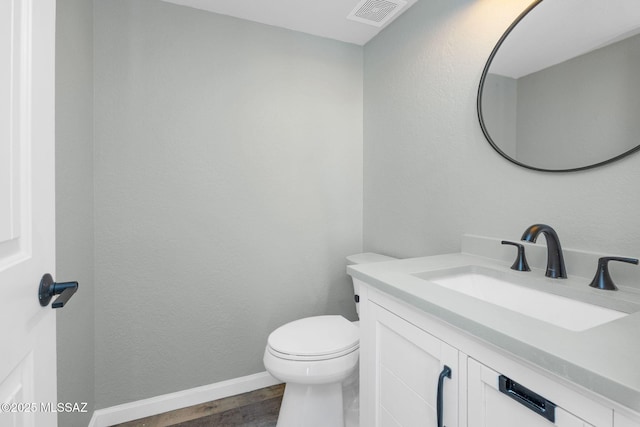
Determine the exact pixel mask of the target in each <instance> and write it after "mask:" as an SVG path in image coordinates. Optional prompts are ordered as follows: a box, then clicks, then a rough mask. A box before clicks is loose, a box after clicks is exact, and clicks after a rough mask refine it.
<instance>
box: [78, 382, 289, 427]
mask: <svg viewBox="0 0 640 427" xmlns="http://www.w3.org/2000/svg"><path fill="white" fill-rule="evenodd" d="M281 382H282V381H278V380H277V379H275V378H273V377H272V376H271V375H270V374H269V373H268V372H260V373H258V374H253V375H248V376H246V377H240V378H234V379H231V380H227V381H222V382H219V383H215V384H209V385H205V386H201V387H196V388H191V389H189V390H183V391H178V392H175V393H169V394H163V395H161V396H156V397H151V398H149V399H143V400H138V401H136V402H130V403H124V404H122V405H117V406H112V407H110V408H104V409H98V410H97V411H95V412H94V413H93V416H92V417H91V421H90V422H89V427H108V426H112V425H114V424H119V423H124V422H127V421H133V420H137V419H139V418H144V417H150V416H152V415H157V414H161V413H163V412H168V411H174V410H176V409H180V408H186V407H188V406H193V405H199V404H200V403H205V402H210V401H212V400H216V399H222V398H225V397H229V396H235V395H236V394H241V393H247V392H249V391H253V390H258V389H260V388H264V387H269V386H272V385H276V384H280V383H281Z"/></svg>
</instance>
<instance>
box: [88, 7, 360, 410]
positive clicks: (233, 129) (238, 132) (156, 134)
mask: <svg viewBox="0 0 640 427" xmlns="http://www.w3.org/2000/svg"><path fill="white" fill-rule="evenodd" d="M94 35H95V45H94V48H95V58H96V59H95V251H96V265H95V270H96V276H95V277H96V311H95V334H96V337H95V339H96V367H95V369H96V406H97V407H98V408H102V407H107V406H111V405H115V404H120V403H123V402H129V401H134V400H138V399H142V398H147V397H151V396H155V395H159V394H164V393H168V392H173V391H177V390H182V389H188V388H191V387H195V386H199V385H203V384H210V383H215V382H218V381H222V380H226V379H230V378H235V377H240V376H243V375H248V374H253V373H257V372H261V371H264V366H263V364H262V355H263V351H264V346H265V343H266V338H267V335H268V334H269V333H270V332H271V331H272V330H273V329H275V328H276V327H278V326H280V325H281V324H283V323H285V322H288V321H291V320H294V319H296V318H300V317H303V316H310V315H317V314H324V313H335V314H344V315H346V316H349V317H350V318H353V317H354V316H355V312H354V309H353V307H352V303H351V302H352V297H351V292H352V291H351V288H350V281H349V280H348V278H347V276H346V274H345V259H344V258H345V256H346V255H348V254H351V253H354V252H359V251H361V249H362V138H363V137H362V106H363V95H362V81H363V80H362V79H363V77H362V48H360V47H357V46H354V45H348V44H344V43H338V42H334V41H330V40H326V39H320V38H317V37H311V36H306V35H303V34H300V33H295V32H292V31H287V30H282V29H277V28H274V27H270V26H265V25H260V24H255V23H250V22H247V21H240V20H237V19H234V18H230V17H225V16H221V15H214V14H210V13H205V12H202V11H197V10H195V9H189V8H184V7H180V6H176V5H172V4H167V3H163V2H160V1H157V0H136V1H131V0H112V1H98V2H96V3H95V34H94Z"/></svg>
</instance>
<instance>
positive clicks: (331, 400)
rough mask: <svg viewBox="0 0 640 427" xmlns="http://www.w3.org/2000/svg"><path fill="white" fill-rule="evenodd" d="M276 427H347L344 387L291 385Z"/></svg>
mask: <svg viewBox="0 0 640 427" xmlns="http://www.w3.org/2000/svg"><path fill="white" fill-rule="evenodd" d="M276 427H344V412H343V409H342V384H341V383H339V382H337V383H330V384H315V385H308V384H295V383H287V384H286V386H285V389H284V396H283V397H282V405H281V406H280V415H279V416H278V424H277V425H276Z"/></svg>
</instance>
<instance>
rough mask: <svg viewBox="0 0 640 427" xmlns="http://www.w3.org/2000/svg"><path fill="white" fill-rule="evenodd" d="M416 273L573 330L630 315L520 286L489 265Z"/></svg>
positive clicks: (467, 293) (456, 289)
mask: <svg viewBox="0 0 640 427" xmlns="http://www.w3.org/2000/svg"><path fill="white" fill-rule="evenodd" d="M414 275H415V276H417V277H419V278H421V279H425V280H428V281H429V282H432V283H435V284H436V285H438V286H442V287H445V288H447V289H451V290H453V291H456V292H460V293H461V294H465V295H468V296H470V297H473V298H477V299H479V300H482V301H485V302H488V303H491V304H495V305H498V306H500V307H504V308H506V309H509V310H512V311H516V312H518V313H521V314H524V315H525V316H529V317H532V318H534V319H538V320H542V321H544V322H547V323H550V324H553V325H556V326H559V327H562V328H565V329H568V330H571V331H584V330H587V329H590V328H593V327H594V326H598V325H602V324H604V323H607V322H610V321H612V320H615V319H619V318H621V317H624V316H626V315H627V313H624V312H620V311H616V310H611V309H608V308H604V307H600V306H597V305H593V304H588V303H585V302H582V301H577V300H573V299H570V298H566V297H563V296H559V295H554V294H550V293H547V292H544V291H537V290H534V289H530V288H528V287H525V286H520V285H518V284H516V283H514V281H513V280H512V279H511V277H510V275H507V274H504V273H502V272H500V271H497V270H491V269H488V268H482V267H477V266H467V267H460V268H453V269H449V270H440V271H431V272H424V273H417V274H414ZM510 279H511V280H510ZM585 286H586V284H585Z"/></svg>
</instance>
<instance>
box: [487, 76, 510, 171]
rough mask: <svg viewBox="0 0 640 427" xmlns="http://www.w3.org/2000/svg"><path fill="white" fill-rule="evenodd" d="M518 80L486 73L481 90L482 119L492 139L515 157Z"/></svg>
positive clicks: (507, 153) (505, 151)
mask: <svg viewBox="0 0 640 427" xmlns="http://www.w3.org/2000/svg"><path fill="white" fill-rule="evenodd" d="M517 111H518V81H517V80H516V79H512V78H511V77H504V76H499V75H497V74H487V76H486V77H485V80H484V87H483V90H482V119H483V121H484V126H485V128H486V129H487V131H488V132H489V135H491V139H492V141H493V142H494V143H495V144H496V145H497V146H498V147H499V148H500V150H502V152H504V153H505V154H506V155H508V156H509V157H511V158H514V159H517V158H518V157H517V144H516V141H517V134H516V129H517V123H518V122H517V119H518V115H517Z"/></svg>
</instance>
